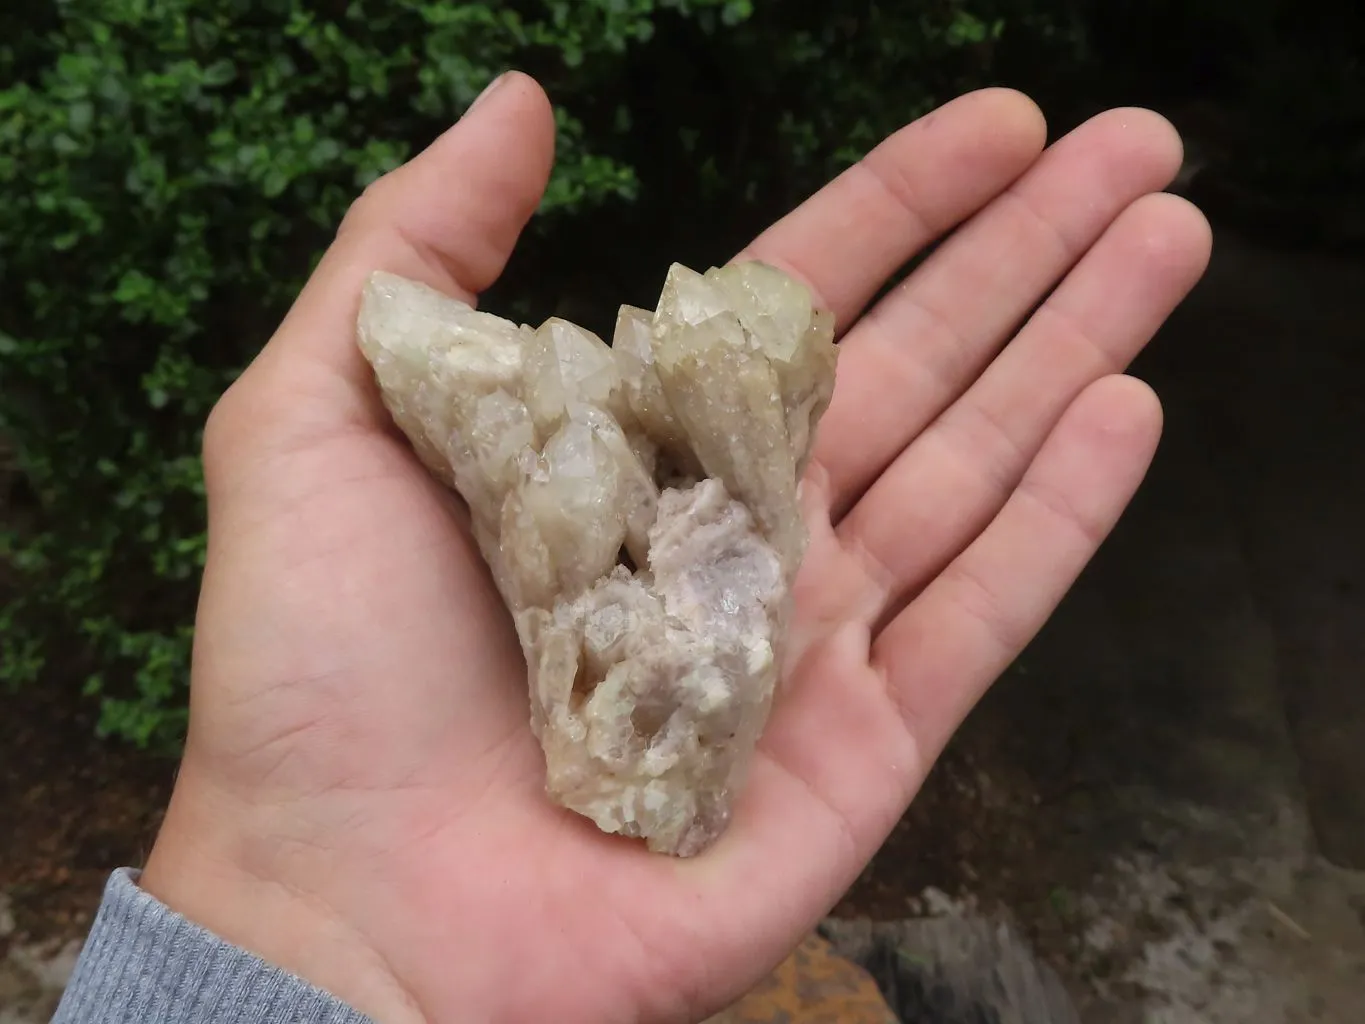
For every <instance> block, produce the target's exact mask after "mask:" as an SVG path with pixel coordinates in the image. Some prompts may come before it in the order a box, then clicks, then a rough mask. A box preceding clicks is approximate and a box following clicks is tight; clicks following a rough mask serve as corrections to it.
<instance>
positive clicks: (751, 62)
mask: <svg viewBox="0 0 1365 1024" xmlns="http://www.w3.org/2000/svg"><path fill="white" fill-rule="evenodd" d="M800 6H801V5H785V4H782V5H779V4H776V3H772V2H768V3H761V2H754V0H522V2H511V3H494V2H487V3H461V2H451V0H343V2H338V3H325V4H324V3H320V2H305V0H255V2H246V0H57V2H56V3H55V4H52V5H7V6H6V9H5V11H4V12H3V13H0V40H3V42H0V82H3V83H6V84H5V85H4V87H3V89H0V185H2V186H3V189H4V192H5V194H6V196H7V198H6V202H5V203H3V204H0V316H3V319H2V320H0V380H3V382H4V384H3V393H2V394H0V439H3V441H2V443H0V446H8V447H9V448H11V449H12V452H13V456H12V457H13V458H14V459H15V461H16V462H17V465H18V469H19V474H20V484H19V485H18V486H17V487H16V495H15V500H14V509H17V510H18V511H13V510H12V511H11V512H10V513H9V514H7V515H6V516H5V517H4V522H3V523H0V562H2V563H3V564H4V566H5V567H6V572H7V574H8V575H10V576H11V577H12V580H11V583H10V589H11V590H12V591H13V593H11V594H10V595H9V600H8V601H7V602H6V603H5V604H4V606H3V611H0V629H3V639H0V680H3V681H4V682H7V683H9V684H10V685H20V684H26V683H31V682H33V681H34V680H36V679H38V678H40V677H41V676H42V675H43V673H44V671H45V670H47V671H49V672H50V673H51V678H53V679H66V678H71V677H72V676H73V675H74V676H75V677H77V678H81V679H83V680H84V683H83V685H84V687H85V690H86V692H88V693H89V694H91V695H92V696H94V697H97V698H98V699H99V700H100V701H101V704H102V709H103V715H102V719H101V729H102V730H103V731H104V732H106V733H109V734H114V735H117V736H120V737H123V738H126V739H129V740H132V741H134V742H137V743H139V744H144V745H173V744H174V742H175V741H176V739H177V737H178V735H179V732H180V729H181V728H182V726H183V718H184V711H183V708H184V690H185V682H186V679H187V675H188V652H189V645H190V640H191V622H192V610H193V607H194V591H195V586H196V583H197V578H198V575H199V571H200V568H201V566H202V564H203V558H204V536H203V507H202V506H203V482H202V478H201V475H200V468H199V461H198V448H199V444H200V432H201V426H202V423H203V421H204V418H205V416H206V414H207V412H208V410H209V408H210V407H211V406H212V404H213V402H214V400H215V398H216V396H217V395H218V394H219V393H220V392H221V391H222V389H223V388H224V387H225V386H226V385H227V384H228V383H229V382H230V381H231V379H232V378H233V376H234V375H235V374H236V373H237V372H238V371H239V370H240V369H241V367H242V366H243V365H244V364H245V363H246V362H247V361H249V359H250V358H251V356H252V354H253V352H254V351H255V350H256V349H257V347H258V346H259V345H260V343H261V342H262V341H263V340H264V338H265V337H266V336H267V335H268V333H269V331H270V330H271V327H272V325H273V324H274V323H275V322H276V320H277V319H278V317H279V316H280V315H281V313H282V311H283V310H284V308H285V307H286V304H287V302H288V301H289V299H290V297H291V295H292V294H293V293H294V292H295V290H296V289H297V287H298V286H299V284H300V283H301V281H302V279H303V277H304V276H305V275H306V273H307V271H308V269H309V267H310V266H311V264H312V262H313V260H314V259H315V258H316V256H317V254H318V253H319V252H320V250H321V248H322V247H323V246H324V245H325V244H326V241H327V239H328V237H329V234H330V232H331V231H332V230H334V228H335V225H336V224H337V223H338V222H339V220H340V218H341V217H342V215H343V213H344V212H345V210H346V208H347V206H348V204H349V202H350V201H351V200H352V198H353V197H354V196H355V195H356V194H357V193H358V192H359V191H360V190H361V189H362V188H363V187H364V186H365V185H366V184H368V183H369V182H371V181H373V180H374V179H375V178H376V177H378V176H379V175H381V174H383V173H384V172H385V171H387V170H389V169H390V168H393V167H395V166H396V165H398V164H399V163H400V162H401V161H403V160H404V159H405V158H407V157H408V156H409V155H411V154H412V153H413V152H415V151H416V150H417V149H418V148H420V147H421V146H422V145H424V144H425V143H426V142H427V141H429V140H430V139H432V138H433V137H434V136H435V135H436V134H437V133H439V132H440V131H441V130H442V129H443V128H445V127H446V126H447V125H448V124H449V123H450V122H451V121H452V120H453V119H454V118H455V117H456V116H457V115H458V114H459V112H460V111H461V110H463V109H464V108H465V107H466V106H467V105H468V104H469V103H470V102H471V101H472V100H473V99H474V97H475V96H476V95H477V94H478V93H479V91H480V90H481V89H482V88H483V87H484V86H485V85H487V84H488V83H489V81H491V80H492V78H493V77H495V75H496V74H497V73H499V72H501V71H502V70H504V69H505V68H507V67H512V66H516V67H521V68H524V69H526V70H528V71H531V72H532V73H534V74H536V75H537V76H538V77H539V78H540V79H541V81H542V82H544V83H545V84H546V86H547V87H548V89H549V90H550V92H551V95H552V96H553V97H554V98H555V100H556V103H557V115H556V116H557V123H558V129H559V148H558V166H557V170H556V173H555V176H554V180H553V182H552V183H551V186H550V188H549V190H548V191H547V193H546V196H545V200H544V203H543V208H542V213H543V217H542V218H541V220H540V221H539V224H538V228H537V231H536V232H535V234H534V237H533V238H532V239H531V240H530V242H529V243H528V247H529V251H528V254H527V255H525V256H524V257H520V260H521V265H522V266H523V275H522V277H523V280H530V279H543V274H541V273H540V272H537V273H534V274H533V273H531V272H530V271H529V269H526V268H540V269H541V270H544V269H546V268H548V269H549V270H551V271H555V270H558V271H559V272H560V273H561V274H562V273H563V272H564V270H565V269H566V268H567V267H568V266H569V263H570V261H569V260H567V258H566V256H565V253H566V252H567V249H566V246H568V244H569V240H571V239H573V238H575V237H583V234H584V233H583V232H582V231H581V227H582V224H583V223H584V221H586V220H588V219H589V218H592V217H594V216H603V217H611V216H616V217H618V218H634V217H641V218H644V219H645V222H646V223H652V224H655V225H658V226H661V227H662V228H663V230H662V231H660V232H659V236H660V237H659V238H658V239H657V244H658V246H659V247H660V251H663V249H664V248H665V247H667V246H668V245H669V244H686V241H687V232H688V231H689V230H692V229H691V228H690V227H689V226H685V225H682V224H679V223H678V221H680V220H686V221H689V222H693V223H695V222H702V223H705V222H706V221H707V220H708V216H707V214H708V212H710V213H715V214H717V215H722V216H728V217H729V221H728V222H729V223H731V224H735V225H738V224H740V223H748V222H752V221H753V220H754V217H755V216H756V215H757V214H758V213H759V212H760V211H764V210H771V209H773V208H774V207H775V205H777V204H779V203H781V202H784V201H786V200H787V199H788V198H789V197H792V196H794V195H795V194H798V193H799V192H801V191H803V190H805V189H808V188H809V187H810V186H812V185H813V184H814V182H815V181H816V179H817V178H818V177H820V176H822V175H823V174H824V173H826V172H827V171H828V170H829V169H830V168H831V167H833V166H837V165H839V164H842V163H846V162H848V161H849V160H851V159H853V158H854V157H855V156H856V155H857V154H858V153H859V152H861V151H862V149H863V148H865V147H866V146H867V145H869V144H871V143H872V142H873V141H874V140H875V139H876V138H877V137H878V135H879V134H880V133H882V132H883V131H885V130H887V129H888V128H890V127H894V126H895V125H896V124H899V123H901V122H903V121H905V120H908V119H909V118H910V117H912V116H913V115H915V114H917V113H919V112H920V111H922V110H923V109H925V107H926V106H927V105H928V104H929V103H930V102H931V101H932V100H933V99H935V98H936V95H935V92H934V89H935V87H937V86H942V87H944V88H949V87H956V86H957V85H959V84H970V83H971V82H972V81H973V73H977V76H978V77H979V72H980V71H981V70H982V69H981V68H980V67H979V66H977V67H974V66H973V65H972V60H973V55H974V54H976V52H977V50H978V49H979V48H980V47H982V46H984V45H988V44H990V43H991V42H992V41H994V40H996V39H998V38H999V37H1000V35H1001V32H1002V30H1003V23H1001V22H1000V21H999V20H998V17H997V12H995V11H993V10H985V11H983V10H982V8H989V7H991V5H990V4H989V3H981V4H969V3H966V2H956V0H946V2H939V3H935V4H928V5H923V4H905V5H900V8H901V9H900V13H888V9H892V8H895V7H896V5H885V4H879V3H872V2H864V3H824V4H819V3H817V4H812V5H810V6H809V7H808V8H802V9H801V10H797V8H799V7H800ZM679 195H683V196H689V197H692V201H693V202H694V203H695V206H696V214H697V216H689V217H687V218H677V217H676V216H670V213H671V211H670V209H669V207H668V205H667V204H668V203H671V202H673V201H675V200H676V197H677V196H679ZM734 197H739V198H738V199H735V198H734ZM632 204H633V205H632ZM745 210H748V211H751V212H752V214H753V215H750V216H740V215H739V214H740V213H741V212H743V211H745ZM613 211H615V212H614V213H613ZM626 211H630V212H629V213H627V212H626ZM651 218H652V219H651ZM674 229H676V230H674ZM589 234H590V232H589ZM714 246H715V240H714V239H712V240H711V253H710V258H712V259H721V258H724V254H723V253H722V252H720V251H719V250H718V249H716V248H715V247H714ZM618 248H619V247H618ZM627 248H628V247H627ZM611 258H612V259H615V260H616V262H617V265H618V266H619V267H620V268H621V269H622V273H623V274H624V273H626V268H628V267H629V266H630V265H631V264H632V262H634V263H638V259H633V258H632V254H631V253H629V252H620V253H613V254H611ZM655 269H657V268H655ZM554 298H555V296H553V295H547V294H545V293H544V292H543V290H542V291H541V293H540V294H531V293H530V292H529V290H528V289H526V288H521V289H518V288H517V287H516V285H515V283H513V284H512V285H510V286H509V297H508V300H507V301H508V302H509V303H510V304H511V306H512V307H513V308H530V307H532V306H534V305H536V304H537V303H540V304H542V305H543V304H545V303H547V302H552V301H553V300H554Z"/></svg>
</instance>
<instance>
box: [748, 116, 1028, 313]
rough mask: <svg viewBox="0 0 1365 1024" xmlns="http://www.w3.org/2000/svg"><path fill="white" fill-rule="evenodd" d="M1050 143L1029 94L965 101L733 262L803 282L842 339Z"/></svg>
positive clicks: (881, 151)
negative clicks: (909, 268) (905, 270)
mask: <svg viewBox="0 0 1365 1024" xmlns="http://www.w3.org/2000/svg"><path fill="white" fill-rule="evenodd" d="M1046 141H1047V126H1046V124H1045V122H1044V120H1043V115H1042V112H1041V111H1040V110H1039V109H1038V107H1037V106H1036V105H1035V104H1034V103H1033V101H1032V100H1030V99H1029V98H1028V97H1026V96H1024V95H1023V94H1022V93H1019V92H1015V91H1014V90H1012V89H982V90H979V91H977V92H972V93H968V94H966V95H965V96H961V97H959V98H957V99H955V100H952V101H951V102H949V103H947V104H945V105H944V106H942V107H940V108H938V109H937V110H934V111H932V112H930V113H928V114H926V115H925V116H923V117H921V118H919V119H918V120H917V121H914V122H912V123H911V124H909V125H907V126H906V127H905V128H902V129H901V130H900V131H898V132H896V133H895V134H893V135H891V136H888V137H887V138H886V139H885V140H884V141H883V142H882V143H881V144H880V145H878V146H877V147H876V148H875V149H873V150H872V151H871V152H870V153H868V154H867V156H865V157H864V158H863V159H862V160H860V161H859V162H858V163H856V164H854V165H853V166H852V167H850V168H848V170H846V171H844V172H843V173H842V174H840V175H839V176H838V177H837V178H835V179H834V180H833V181H831V182H830V183H829V184H828V185H826V186H825V187H824V188H822V189H821V190H820V191H819V192H817V193H816V194H815V195H813V196H812V197H811V198H809V199H808V200H806V202H804V203H803V204H802V205H801V206H800V207H798V208H797V209H796V210H794V211H792V212H791V213H789V214H787V216H785V217H783V218H782V219H781V220H779V221H778V222H777V223H776V224H774V225H773V226H772V227H770V228H768V230H766V231H764V232H763V234H761V235H759V236H758V238H756V239H755V240H754V241H753V242H752V243H751V244H750V245H749V246H748V247H747V248H745V249H744V251H743V252H741V253H740V254H739V255H738V256H737V257H736V259H737V260H746V259H748V260H762V261H763V262H765V263H770V264H772V265H773V266H776V267H780V268H781V269H783V270H785V271H786V272H787V273H789V274H792V275H793V276H795V277H796V278H798V279H799V280H801V281H803V282H804V283H805V284H806V285H807V287H809V288H810V289H811V291H812V292H813V293H814V295H815V301H816V303H817V305H819V306H821V307H822V308H824V309H828V310H831V311H832V312H833V313H834V315H835V318H836V323H837V330H838V331H839V332H841V333H842V332H843V331H844V330H846V329H847V328H848V326H849V325H850V324H851V323H852V322H853V320H854V319H856V318H857V316H858V314H859V313H860V312H861V311H862V309H863V307H864V306H866V305H867V303H868V302H869V301H870V300H871V299H872V297H873V296H874V295H875V294H876V293H877V291H878V289H880V288H881V286H882V284H883V283H885V282H886V280H887V279H888V278H890V277H891V276H892V275H893V274H895V272H896V271H897V270H898V269H899V268H900V267H902V266H904V265H905V263H906V262H908V261H909V260H910V259H911V258H912V257H913V256H914V255H915V254H916V253H918V252H919V251H920V250H921V249H923V248H924V247H925V246H926V245H928V244H929V243H930V242H932V241H933V240H934V239H936V238H938V237H939V236H941V235H943V234H945V233H946V232H948V231H950V230H951V229H952V228H953V227H955V226H956V225H957V224H959V223H960V222H962V221H964V220H966V219H967V218H968V217H970V216H971V215H972V214H973V213H975V212H976V211H977V210H978V209H980V208H981V207H983V206H985V205H986V203H988V202H989V201H990V200H991V199H993V198H994V197H995V196H996V195H998V194H999V193H1001V192H1003V191H1004V190H1005V189H1006V188H1008V187H1009V185H1010V184H1011V183H1012V182H1013V181H1014V180H1015V179H1016V178H1017V177H1019V175H1021V174H1022V173H1023V172H1024V171H1025V170H1026V169H1027V168H1028V167H1029V166H1030V165H1031V164H1032V163H1033V162H1034V160H1036V159H1037V158H1038V155H1039V154H1040V153H1041V152H1042V151H1043V146H1044V145H1045V143H1046Z"/></svg>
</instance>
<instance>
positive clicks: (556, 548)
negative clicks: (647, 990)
mask: <svg viewBox="0 0 1365 1024" xmlns="http://www.w3.org/2000/svg"><path fill="white" fill-rule="evenodd" d="M357 326H358V331H357V334H358V339H359V343H360V348H361V351H363V352H364V354H365V357H366V359H368V360H369V362H370V364H371V365H372V366H373V368H374V372H375V376H376V379H377V380H378V382H379V387H380V390H381V392H382V394H383V398H384V403H385V405H386V406H387V408H388V409H389V411H390V412H391V413H392V415H393V417H394V420H395V422H396V423H397V424H398V426H399V427H400V428H401V429H402V430H403V432H404V433H405V434H406V435H407V437H408V438H409V440H410V441H411V442H412V445H413V448H414V450H415V451H416V453H417V455H418V457H419V458H420V459H421V460H422V462H423V464H424V465H425V466H426V467H427V468H428V469H429V470H430V471H431V472H432V473H434V474H435V475H436V476H437V477H439V478H440V479H441V480H443V481H444V482H445V483H447V484H448V485H450V486H452V487H454V488H455V489H456V490H457V491H458V492H459V493H460V494H461V496H463V498H464V499H465V501H466V502H467V503H468V505H469V508H470V511H471V514H472V518H473V527H474V534H475V538H476V540H477V541H478V544H479V548H480V550H481V551H482V552H483V555H484V558H485V559H486V560H487V562H488V564H489V567H490V569H491V570H492V572H493V576H494V579H495V580H496V582H497V586H498V590H499V591H500V592H501V594H502V596H503V599H504V600H505V601H506V602H507V607H508V610H509V611H510V612H511V614H512V617H513V619H514V621H515V623H516V629H517V634H518V635H519V637H520V638H521V644H522V649H523V651H524V652H525V655H526V662H527V670H528V677H529V683H530V693H531V726H532V728H533V729H534V731H535V734H536V736H537V737H538V738H539V740H540V743H541V746H542V748H543V749H544V751H545V760H546V768H547V789H548V792H549V794H550V796H551V797H552V798H553V799H554V800H556V801H558V802H559V803H561V804H562V805H564V806H565V807H569V808H571V809H573V810H575V811H577V812H578V813H580V814H583V815H585V816H587V817H589V818H591V819H592V820H593V821H595V822H596V823H597V825H598V827H600V828H601V829H603V830H604V831H606V832H617V833H621V834H623V835H626V836H633V837H642V838H644V839H645V840H646V842H647V843H648V845H649V848H650V849H652V850H656V851H661V852H666V853H671V854H676V855H679V856H691V855H693V854H696V853H699V852H700V851H702V850H704V849H705V848H706V847H708V846H709V845H711V843H713V842H714V841H715V840H716V839H717V838H718V837H719V836H720V835H721V833H722V832H723V831H724V830H725V827H726V824H727V822H728V821H729V818H730V811H731V805H732V802H733V800H734V797H735V794H736V791H737V790H738V788H739V786H740V784H741V782H742V780H743V778H744V775H745V772H746V769H747V767H748V764H749V761H750V759H751V756H752V753H753V750H754V747H755V745H756V744H757V742H758V737H759V734H760V733H761V731H762V729H763V725H764V723H765V722H766V720H767V717H768V712H769V709H770V707H771V705H772V700H773V692H774V689H775V686H776V683H777V676H778V671H779V666H780V665H781V663H782V652H783V646H784V641H785V639H786V634H787V628H788V619H789V604H790V594H791V586H792V581H793V579H794V578H795V575H796V572H797V569H798V568H799V566H800V564H801V558H802V555H803V553H804V551H805V545H806V531H805V527H804V525H803V524H802V522H801V517H800V512H799V507H798V502H797V484H798V481H799V479H800V476H801V472H802V470H803V468H804V466H805V462H806V457H807V454H808V451H809V448H810V445H811V442H812V440H813V438H814V434H815V428H816V424H817V422H818V421H819V419H820V417H821V415H822V414H823V413H824V410H825V408H826V406H827V405H828V404H829V399H830V393H831V391H832V390H833V387H834V366H835V358H836V348H835V345H834V341H833V328H834V325H833V318H832V317H831V316H830V315H829V314H827V313H824V312H821V311H818V310H816V309H815V308H814V307H813V305H812V301H811V296H810V293H809V292H808V291H807V290H806V288H805V287H804V286H803V285H801V284H800V283H799V282H797V281H795V280H794V279H792V278H790V277H788V276H787V275H786V274H784V273H782V272H781V271H779V270H777V269H775V268H773V267H769V266H766V265H764V264H761V263H741V264H736V265H732V266H728V267H725V268H723V269H712V270H709V271H707V272H706V273H705V274H698V273H696V272H694V271H691V270H688V269H687V268H686V267H683V266H680V265H676V264H675V265H674V266H673V267H672V268H671V269H670V270H669V273H668V277H667V280H666V281H665V282H664V287H663V294H662V296H661V298H660V300H659V306H658V309H657V310H655V311H654V312H650V311H647V310H642V309H636V308H634V307H630V306H623V307H622V308H621V311H620V315H619V317H618V319H617V323H616V334H615V337H614V339H613V343H612V345H611V346H610V347H608V346H607V345H605V344H604V343H603V342H602V341H601V339H599V338H598V337H596V336H595V335H594V334H592V333H590V332H588V331H585V330H583V329H582V328H580V327H576V326H575V325H573V324H571V323H568V322H566V321H564V320H559V319H551V320H547V321H546V322H545V323H544V324H542V325H541V326H540V327H539V328H537V329H534V330H533V329H532V328H530V327H526V326H518V325H516V324H513V323H511V322H509V321H507V320H503V319H501V318H499V317H496V316H492V315H490V314H488V313H482V312H477V311H475V310H473V309H471V308H470V307H469V306H468V305H466V304H465V303H463V302H460V301H458V300H456V299H452V298H449V297H448V296H445V295H442V294H440V293H439V292H436V291H434V290H432V289H431V288H428V287H426V286H425V285H421V284H418V283H416V282H414V281H409V280H406V279H404V278H400V277H396V276H394V275H392V274H385V273H376V274H374V275H373V276H372V277H371V278H370V280H369V282H368V284H367V285H366V288H365V292H364V296H363V298H362V302H361V309H360V317H359V322H358V325H357ZM458 671H459V668H458V666H454V665H452V666H451V672H452V674H454V673H456V672H458Z"/></svg>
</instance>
